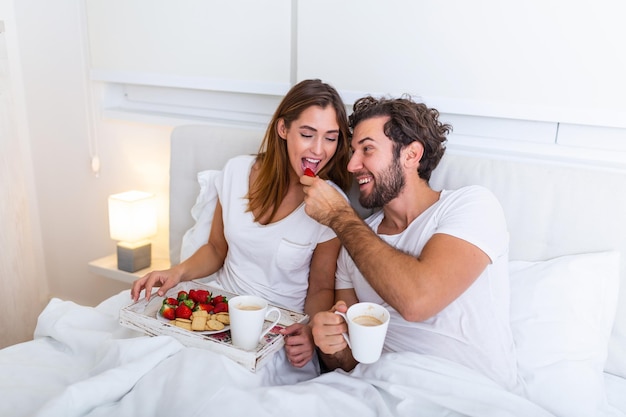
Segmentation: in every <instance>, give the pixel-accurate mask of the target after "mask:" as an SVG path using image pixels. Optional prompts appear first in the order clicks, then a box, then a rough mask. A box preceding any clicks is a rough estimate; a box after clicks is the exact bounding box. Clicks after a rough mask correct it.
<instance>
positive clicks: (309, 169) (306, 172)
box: [304, 167, 315, 177]
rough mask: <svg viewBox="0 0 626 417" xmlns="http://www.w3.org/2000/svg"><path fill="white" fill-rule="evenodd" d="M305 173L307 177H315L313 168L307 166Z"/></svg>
mask: <svg viewBox="0 0 626 417" xmlns="http://www.w3.org/2000/svg"><path fill="white" fill-rule="evenodd" d="M304 175H306V176H307V177H314V176H315V172H313V170H312V169H311V168H308V167H307V168H305V169H304Z"/></svg>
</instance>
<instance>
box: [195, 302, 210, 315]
mask: <svg viewBox="0 0 626 417" xmlns="http://www.w3.org/2000/svg"><path fill="white" fill-rule="evenodd" d="M196 310H204V311H206V312H209V313H211V312H212V311H213V304H209V303H198V304H197V305H196V308H195V309H194V311H196Z"/></svg>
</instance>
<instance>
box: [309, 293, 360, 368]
mask: <svg viewBox="0 0 626 417" xmlns="http://www.w3.org/2000/svg"><path fill="white" fill-rule="evenodd" d="M335 311H340V312H342V313H345V312H346V311H348V306H347V305H346V303H345V302H344V301H338V302H337V303H336V304H335V305H334V306H333V308H332V310H331V311H322V312H319V313H317V314H316V315H315V316H314V317H313V320H312V322H311V328H312V329H313V340H314V341H315V344H316V345H317V347H318V348H319V349H320V358H321V359H322V361H324V363H325V364H326V367H327V368H328V369H336V368H341V369H343V370H344V371H346V372H349V371H351V370H352V369H354V367H355V366H356V365H357V363H358V362H357V361H356V360H355V359H354V358H353V357H352V350H350V348H349V347H348V343H347V342H346V339H344V337H343V333H346V332H347V331H348V324H347V323H346V322H345V320H344V319H343V317H341V316H340V315H339V314H335Z"/></svg>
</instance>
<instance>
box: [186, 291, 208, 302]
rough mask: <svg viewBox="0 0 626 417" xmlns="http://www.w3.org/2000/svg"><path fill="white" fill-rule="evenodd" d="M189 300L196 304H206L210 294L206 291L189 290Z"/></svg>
mask: <svg viewBox="0 0 626 417" xmlns="http://www.w3.org/2000/svg"><path fill="white" fill-rule="evenodd" d="M189 298H191V299H192V300H193V301H195V302H196V303H208V302H209V299H210V298H211V293H210V292H209V291H207V290H190V291H189Z"/></svg>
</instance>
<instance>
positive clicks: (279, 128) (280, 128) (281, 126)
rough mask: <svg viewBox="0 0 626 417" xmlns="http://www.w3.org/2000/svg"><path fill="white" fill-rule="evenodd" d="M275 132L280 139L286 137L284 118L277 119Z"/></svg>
mask: <svg viewBox="0 0 626 417" xmlns="http://www.w3.org/2000/svg"><path fill="white" fill-rule="evenodd" d="M276 133H278V136H280V138H281V139H287V126H285V119H282V118H281V119H278V122H277V123H276Z"/></svg>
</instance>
